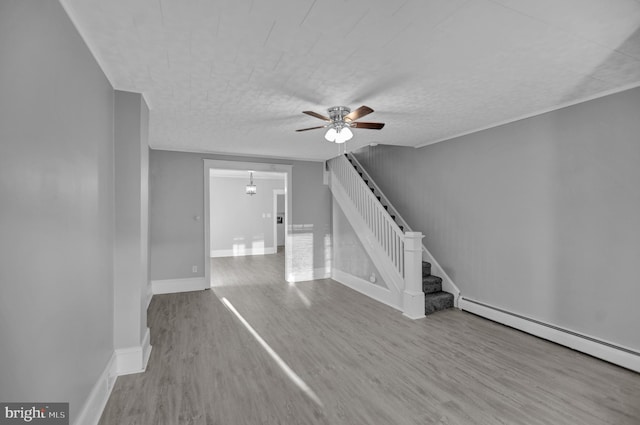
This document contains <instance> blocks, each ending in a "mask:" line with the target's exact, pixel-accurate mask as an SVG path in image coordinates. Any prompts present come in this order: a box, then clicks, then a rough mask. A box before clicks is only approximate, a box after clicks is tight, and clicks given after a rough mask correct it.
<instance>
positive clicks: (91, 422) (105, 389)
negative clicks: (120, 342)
mask: <svg viewBox="0 0 640 425" xmlns="http://www.w3.org/2000/svg"><path fill="white" fill-rule="evenodd" d="M117 377H118V375H117V373H116V354H115V353H112V354H111V358H110V359H109V361H108V362H107V365H106V366H105V368H104V370H103V371H102V373H101V374H100V377H99V378H98V381H97V382H96V384H95V385H94V386H93V388H92V389H91V392H90V393H89V397H87V400H86V401H85V402H84V405H83V406H82V407H81V408H80V412H79V413H78V417H76V418H75V420H74V421H73V422H72V423H73V425H97V424H98V422H99V421H100V416H102V412H103V410H104V407H105V406H106V405H107V401H108V400H109V396H110V395H111V391H112V390H113V386H114V384H115V383H116V378H117Z"/></svg>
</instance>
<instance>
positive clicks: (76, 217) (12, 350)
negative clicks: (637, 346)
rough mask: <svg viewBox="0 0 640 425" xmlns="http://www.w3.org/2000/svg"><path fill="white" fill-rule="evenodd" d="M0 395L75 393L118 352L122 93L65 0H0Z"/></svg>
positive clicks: (74, 406) (81, 398)
mask: <svg viewBox="0 0 640 425" xmlns="http://www.w3.org/2000/svg"><path fill="white" fill-rule="evenodd" d="M0 63H1V64H2V65H0V235H1V237H0V262H1V264H0V341H2V343H1V344H0V359H2V360H1V361H0V400H2V401H69V402H70V403H71V406H70V409H71V411H70V414H71V420H72V422H73V420H74V419H75V417H76V416H77V413H78V409H79V408H80V407H81V406H82V405H83V403H84V402H85V400H86V398H87V396H88V395H89V392H90V390H91V388H92V387H93V385H94V384H95V383H96V382H97V380H98V376H99V375H100V373H101V372H102V371H103V370H104V368H105V367H106V365H107V362H108V360H109V358H110V356H111V354H112V353H113V286H112V279H113V272H112V268H113V222H114V200H113V178H114V171H113V164H114V162H113V102H114V100H113V90H112V88H111V85H110V84H109V82H108V81H107V79H106V78H105V76H104V74H103V73H102V71H101V70H100V68H99V67H98V65H97V64H96V62H95V60H94V58H93V57H92V55H91V54H90V53H89V50H88V49H87V48H86V46H85V44H84V42H83V41H82V39H81V38H80V36H79V35H78V33H77V32H76V30H75V28H74V27H73V25H72V24H71V22H70V20H69V19H68V17H67V15H66V14H65V12H64V11H63V9H62V7H61V6H60V4H59V3H58V2H56V1H40V0H3V1H2V2H0Z"/></svg>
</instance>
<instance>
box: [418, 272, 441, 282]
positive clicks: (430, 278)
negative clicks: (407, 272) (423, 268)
mask: <svg viewBox="0 0 640 425" xmlns="http://www.w3.org/2000/svg"><path fill="white" fill-rule="evenodd" d="M422 283H442V278H441V277H440V276H434V275H432V274H430V275H429V276H422Z"/></svg>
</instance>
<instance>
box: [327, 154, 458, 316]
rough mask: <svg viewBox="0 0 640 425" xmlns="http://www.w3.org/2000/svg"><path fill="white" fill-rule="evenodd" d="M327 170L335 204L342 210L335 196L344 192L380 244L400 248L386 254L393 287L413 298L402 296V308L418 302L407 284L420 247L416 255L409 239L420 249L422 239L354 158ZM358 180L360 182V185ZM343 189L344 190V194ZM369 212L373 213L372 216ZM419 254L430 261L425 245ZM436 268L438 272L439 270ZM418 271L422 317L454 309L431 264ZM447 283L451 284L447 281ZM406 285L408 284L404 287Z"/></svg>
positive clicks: (333, 163)
mask: <svg viewBox="0 0 640 425" xmlns="http://www.w3.org/2000/svg"><path fill="white" fill-rule="evenodd" d="M347 161H348V162H347ZM345 164H346V165H345ZM328 167H329V169H330V171H331V175H332V182H331V185H330V187H331V188H332V192H334V196H335V197H336V199H337V200H338V201H339V202H338V203H339V204H340V202H343V204H341V206H342V207H343V209H344V201H340V199H339V198H340V197H339V196H337V195H338V194H339V193H343V192H344V193H345V194H347V196H348V197H349V198H350V199H351V201H352V202H353V204H354V205H355V206H356V209H358V211H359V214H358V215H357V219H360V220H364V221H365V222H366V223H367V224H368V225H369V228H370V229H372V230H373V231H374V233H376V237H377V240H378V242H379V244H381V245H389V240H390V239H391V241H392V242H391V245H392V246H394V247H395V246H399V247H400V249H399V251H400V254H397V253H395V252H391V253H389V252H388V249H387V254H389V256H390V257H391V262H393V263H394V265H395V266H396V269H397V271H398V272H399V274H400V279H401V281H400V283H399V284H398V283H396V286H397V287H398V289H400V290H401V291H404V292H405V294H413V295H405V297H404V298H405V301H404V304H406V305H409V304H410V303H411V302H412V298H413V300H414V301H417V299H418V298H415V294H416V292H415V291H420V289H415V291H412V290H411V288H410V286H412V285H411V283H410V281H411V278H410V276H411V275H412V273H413V270H410V269H412V267H417V268H418V269H419V268H420V261H418V262H415V261H413V258H415V256H414V257H413V258H411V256H412V254H411V253H410V251H412V252H416V253H417V254H418V255H419V254H420V253H419V247H418V251H415V241H411V238H412V237H413V238H415V237H416V236H417V237H418V244H419V245H420V242H419V241H420V239H421V238H422V235H421V234H420V233H415V232H412V230H411V228H410V227H409V225H408V224H407V223H406V221H404V219H403V218H402V217H401V216H400V214H399V213H398V212H397V210H396V209H395V208H394V207H393V206H392V205H391V203H390V202H389V200H388V199H387V197H386V196H385V195H384V194H383V193H382V191H381V190H380V188H379V187H378V186H377V185H376V184H375V182H374V181H373V179H371V177H370V176H369V174H368V173H367V172H366V170H364V168H363V167H362V166H361V165H360V164H359V163H358V161H357V159H356V158H355V157H353V156H352V155H350V154H345V155H344V157H336V158H334V159H332V160H330V161H329V163H328ZM349 169H350V170H349ZM354 171H355V172H354ZM354 180H355V181H354ZM357 180H360V182H358V181H357ZM342 186H345V190H344V191H343V188H342ZM358 187H363V189H358ZM367 189H368V190H367ZM362 191H365V192H369V191H370V193H369V194H368V195H366V193H364V194H363V193H362ZM337 192H339V193H337ZM372 195H373V196H372ZM371 199H372V200H371ZM363 201H364V202H363ZM372 204H377V205H372ZM363 206H364V207H363ZM372 210H375V211H373V212H372ZM381 216H384V217H383V220H381V219H380V217H381ZM372 217H373V218H372ZM380 222H382V223H383V226H382V228H381V230H382V231H379V228H380V227H381V226H380V224H379V223H380ZM352 224H353V223H352ZM385 226H386V228H385ZM394 229H395V230H394ZM394 232H395V233H394ZM409 246H414V248H413V249H410V250H409V251H407V252H406V253H404V255H403V250H404V249H407V248H408V247H409ZM396 250H397V248H396ZM422 251H423V255H419V256H421V257H423V258H424V257H426V258H427V259H429V258H432V257H431V255H430V254H429V253H428V251H427V250H426V248H425V247H424V245H422ZM372 258H373V257H372ZM418 260H419V259H418ZM405 262H407V263H408V265H405ZM413 264H415V266H413ZM436 264H437V263H436ZM437 267H438V269H440V270H441V268H440V267H439V266H437ZM421 268H422V270H421V273H422V276H421V277H422V292H424V314H425V315H428V314H431V313H434V312H436V311H440V310H444V309H447V308H451V307H453V306H454V299H455V297H454V295H453V294H451V293H449V292H445V291H443V290H442V287H443V280H442V278H440V277H438V276H434V275H432V274H431V268H432V267H431V263H430V262H427V261H422V267H421ZM405 269H406V270H405ZM415 273H417V274H418V275H419V273H420V271H419V270H416V271H415ZM418 279H419V278H418ZM447 280H448V281H449V282H450V280H449V279H447ZM405 281H406V282H407V283H406V284H405ZM400 286H402V288H400ZM418 286H419V280H418ZM455 289H457V288H455ZM418 293H419V292H418ZM416 307H417V306H416V305H415V304H414V310H415V308H416ZM405 311H406V310H405ZM405 314H406V313H405ZM414 315H415V313H414Z"/></svg>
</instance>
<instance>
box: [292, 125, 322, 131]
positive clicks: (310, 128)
mask: <svg viewBox="0 0 640 425" xmlns="http://www.w3.org/2000/svg"><path fill="white" fill-rule="evenodd" d="M324 127H325V126H324V125H321V126H320V127H309V128H301V129H300V130H296V131H307V130H316V129H318V128H324Z"/></svg>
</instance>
